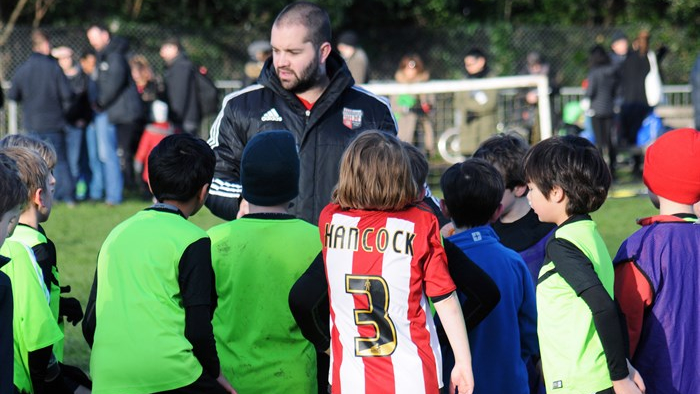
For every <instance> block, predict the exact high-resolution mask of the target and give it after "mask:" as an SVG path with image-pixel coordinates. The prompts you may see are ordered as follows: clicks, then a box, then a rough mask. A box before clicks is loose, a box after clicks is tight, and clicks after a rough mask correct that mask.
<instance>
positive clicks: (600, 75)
mask: <svg viewBox="0 0 700 394" xmlns="http://www.w3.org/2000/svg"><path fill="white" fill-rule="evenodd" d="M588 62H589V65H590V70H589V72H588V88H587V89H586V98H588V99H589V100H590V103H591V104H590V108H589V114H590V116H591V121H592V123H593V132H594V133H595V144H596V146H597V147H598V149H600V150H601V152H602V153H603V155H605V154H606V153H607V157H608V165H609V166H610V172H611V173H612V174H613V177H614V176H615V161H616V159H617V147H616V145H617V143H616V141H615V140H614V138H613V133H612V130H613V118H614V111H613V110H614V107H615V104H614V102H615V92H616V90H617V78H616V73H615V67H614V66H613V65H612V64H611V62H610V57H609V56H608V54H607V53H606V51H605V49H604V48H603V47H602V46H600V45H596V46H594V47H593V48H591V51H590V53H589V58H588Z"/></svg>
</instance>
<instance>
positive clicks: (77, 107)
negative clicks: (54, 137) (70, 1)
mask: <svg viewBox="0 0 700 394" xmlns="http://www.w3.org/2000/svg"><path fill="white" fill-rule="evenodd" d="M51 55H52V56H53V57H55V58H56V59H58V64H59V66H61V69H62V70H63V73H64V74H65V75H66V78H68V82H69V84H70V87H71V90H72V91H73V95H74V99H73V102H72V104H71V106H70V108H69V109H68V111H67V112H66V122H67V123H66V126H65V144H66V158H67V160H68V169H69V170H70V174H71V180H72V181H73V184H74V185H75V186H74V187H75V197H76V199H78V200H82V199H84V198H85V182H86V180H87V179H88V176H89V174H88V172H89V171H90V170H89V168H88V165H87V157H83V156H87V155H86V152H87V151H86V150H85V149H84V143H85V142H84V141H85V129H86V128H87V125H88V124H89V123H90V122H91V121H92V108H90V101H89V99H88V80H89V79H90V77H88V76H87V75H86V74H85V73H84V72H83V69H82V68H81V67H80V66H79V65H78V64H77V63H76V62H75V61H74V59H73V50H72V49H71V48H69V47H65V46H62V47H58V48H54V49H53V50H52V51H51ZM78 183H80V184H81V187H78V186H77V184H78ZM78 189H80V190H78Z"/></svg>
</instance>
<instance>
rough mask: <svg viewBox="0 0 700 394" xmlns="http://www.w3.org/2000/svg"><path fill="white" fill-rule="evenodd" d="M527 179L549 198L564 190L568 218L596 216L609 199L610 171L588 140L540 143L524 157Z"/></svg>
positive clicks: (555, 139) (560, 139)
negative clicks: (594, 213) (555, 192)
mask: <svg viewBox="0 0 700 394" xmlns="http://www.w3.org/2000/svg"><path fill="white" fill-rule="evenodd" d="M524 167H525V179H527V181H528V182H532V183H534V184H535V185H537V188H538V189H540V191H541V192H542V194H544V195H545V196H549V193H550V192H551V191H552V189H554V187H555V186H559V187H561V188H562V190H564V193H565V195H566V197H568V198H569V203H568V205H567V206H566V213H567V214H568V215H579V214H586V213H589V212H594V211H596V210H598V208H600V207H601V206H602V205H603V203H604V202H605V199H606V197H607V196H608V189H609V188H610V183H611V181H612V176H611V175H610V169H609V168H608V165H607V164H606V163H605V160H603V156H602V155H601V154H600V151H599V150H598V148H596V147H595V146H594V145H593V144H591V143H590V142H589V141H588V140H587V139H585V138H581V137H577V136H573V135H567V136H564V137H552V138H548V139H546V140H543V141H541V142H539V143H538V144H537V145H535V146H533V147H532V149H530V151H529V152H528V153H527V155H525V165H524Z"/></svg>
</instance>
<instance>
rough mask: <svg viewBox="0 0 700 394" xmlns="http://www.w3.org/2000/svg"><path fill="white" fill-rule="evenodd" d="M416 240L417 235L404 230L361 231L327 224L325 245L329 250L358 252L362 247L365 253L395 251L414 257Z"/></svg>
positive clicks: (383, 228) (367, 229)
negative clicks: (414, 242) (414, 241)
mask: <svg viewBox="0 0 700 394" xmlns="http://www.w3.org/2000/svg"><path fill="white" fill-rule="evenodd" d="M415 238H416V234H414V233H411V232H408V231H404V230H391V229H387V228H385V227H380V228H379V229H375V228H366V229H364V230H360V229H359V228H357V227H349V226H341V225H335V224H331V223H326V227H325V236H324V237H323V244H324V246H325V247H327V248H329V249H349V250H352V251H355V252H356V251H358V250H359V248H360V247H362V250H364V251H365V252H374V251H375V250H376V251H378V252H380V253H385V252H387V251H393V252H395V253H400V254H406V255H409V256H413V240H414V239H415Z"/></svg>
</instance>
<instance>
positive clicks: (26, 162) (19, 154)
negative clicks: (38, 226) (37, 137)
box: [0, 146, 50, 204]
mask: <svg viewBox="0 0 700 394" xmlns="http://www.w3.org/2000/svg"><path fill="white" fill-rule="evenodd" d="M0 153H4V154H5V155H6V156H7V157H9V158H10V159H12V160H14V161H15V164H16V166H17V170H18V171H19V177H20V178H21V179H22V183H24V186H25V187H26V188H27V195H26V201H27V202H28V203H29V204H31V203H32V201H33V200H34V195H35V194H36V191H37V190H39V189H46V188H47V186H48V185H47V183H46V181H47V179H48V177H49V174H50V171H49V168H48V166H47V165H46V162H45V161H44V159H42V158H41V156H39V154H38V153H37V152H35V151H34V150H32V149H30V148H25V147H19V146H13V147H4V148H0Z"/></svg>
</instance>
